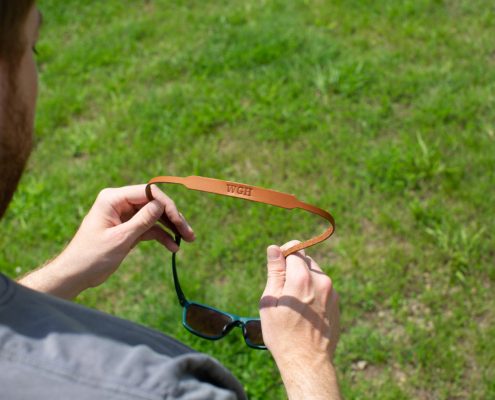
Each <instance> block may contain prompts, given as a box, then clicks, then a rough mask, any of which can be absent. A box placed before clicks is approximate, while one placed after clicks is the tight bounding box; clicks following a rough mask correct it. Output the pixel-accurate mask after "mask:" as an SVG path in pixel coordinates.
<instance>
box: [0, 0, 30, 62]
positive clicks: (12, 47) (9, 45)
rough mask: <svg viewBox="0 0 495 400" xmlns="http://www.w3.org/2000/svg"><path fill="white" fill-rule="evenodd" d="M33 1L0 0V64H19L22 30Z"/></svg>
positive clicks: (22, 48) (22, 41)
mask: <svg viewBox="0 0 495 400" xmlns="http://www.w3.org/2000/svg"><path fill="white" fill-rule="evenodd" d="M34 1H35V0H0V62H3V63H6V64H8V65H9V66H12V65H13V64H17V63H18V62H19V60H20V58H21V56H22V53H23V51H24V50H25V38H24V36H23V34H22V28H23V25H24V22H25V21H26V18H27V16H28V13H29V10H30V9H31V7H32V6H33V4H34Z"/></svg>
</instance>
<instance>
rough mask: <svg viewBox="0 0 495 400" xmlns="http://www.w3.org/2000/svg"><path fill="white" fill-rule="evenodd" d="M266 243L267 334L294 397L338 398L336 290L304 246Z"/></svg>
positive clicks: (264, 315)
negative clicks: (294, 250) (287, 251)
mask: <svg viewBox="0 0 495 400" xmlns="http://www.w3.org/2000/svg"><path fill="white" fill-rule="evenodd" d="M297 243H298V242H297V241H292V242H289V243H286V244H285V245H284V246H282V248H280V247H278V246H270V247H268V249H267V258H268V263H267V267H268V279H267V284H266V288H265V291H264V293H263V296H262V298H261V301H260V317H261V324H262V329H263V340H264V342H265V344H266V346H267V347H268V349H269V350H270V352H271V353H272V355H273V357H274V359H275V361H276V363H277V365H278V367H279V369H280V372H281V375H282V379H283V381H284V384H285V387H286V389H287V393H288V396H289V398H290V399H302V398H305V399H309V398H311V399H319V398H321V399H326V400H328V399H339V398H340V396H339V390H338V385H337V379H336V375H335V370H334V368H333V365H332V360H333V354H334V352H335V348H336V346H337V342H338V339H339V307H338V295H337V292H336V291H335V290H334V289H333V285H332V281H331V279H330V278H329V277H328V276H327V275H326V274H325V273H324V272H323V271H322V269H321V268H320V267H319V265H318V264H317V263H316V262H315V261H314V260H313V259H312V258H311V257H309V256H307V255H306V254H305V252H304V250H301V251H298V252H297V253H295V254H292V255H289V256H288V257H287V259H285V258H284V256H283V255H282V250H285V249H288V248H290V247H292V246H293V245H295V244H297Z"/></svg>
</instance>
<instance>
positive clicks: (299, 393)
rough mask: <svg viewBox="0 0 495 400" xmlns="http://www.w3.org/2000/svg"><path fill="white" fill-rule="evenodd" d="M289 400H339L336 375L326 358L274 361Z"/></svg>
mask: <svg viewBox="0 0 495 400" xmlns="http://www.w3.org/2000/svg"><path fill="white" fill-rule="evenodd" d="M276 362H277V366H278V368H279V370H280V374H281V376H282V380H283V382H284V386H285V389H286V391H287V397H288V398H289V400H303V399H304V400H307V399H311V400H319V399H321V400H340V399H341V397H340V391H339V385H338V382H337V374H336V372H335V369H334V367H333V365H332V363H331V362H330V360H329V359H328V357H325V356H323V357H321V358H320V359H318V358H312V359H307V360H301V359H300V358H292V359H288V360H280V359H278V360H277V359H276Z"/></svg>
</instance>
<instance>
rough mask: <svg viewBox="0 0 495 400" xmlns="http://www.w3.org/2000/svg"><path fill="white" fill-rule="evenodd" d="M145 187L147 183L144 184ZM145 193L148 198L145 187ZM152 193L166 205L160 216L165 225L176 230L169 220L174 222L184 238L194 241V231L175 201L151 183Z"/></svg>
mask: <svg viewBox="0 0 495 400" xmlns="http://www.w3.org/2000/svg"><path fill="white" fill-rule="evenodd" d="M143 187H144V188H145V187H146V185H143ZM143 194H144V196H145V198H146V200H147V197H146V193H145V192H144V189H143ZM151 194H152V196H153V198H154V199H156V200H158V201H159V202H160V203H162V204H163V205H164V206H165V209H164V213H163V216H162V218H160V221H162V222H164V224H165V225H167V226H168V227H169V228H170V229H172V230H174V231H175V229H173V228H172V227H171V226H170V225H169V224H168V222H170V224H172V225H173V226H174V227H175V228H176V229H177V231H178V233H179V234H180V236H182V237H183V238H184V240H186V241H187V242H192V241H193V240H194V239H195V236H194V231H193V230H192V228H191V226H190V225H189V224H188V223H187V221H186V219H185V218H184V216H183V215H182V214H181V213H180V212H179V210H178V209H177V206H176V205H175V202H174V201H173V200H172V199H171V198H170V197H168V196H167V195H166V194H165V193H163V192H162V191H161V190H160V189H159V188H158V187H156V186H155V185H151ZM147 201H148V200H147Z"/></svg>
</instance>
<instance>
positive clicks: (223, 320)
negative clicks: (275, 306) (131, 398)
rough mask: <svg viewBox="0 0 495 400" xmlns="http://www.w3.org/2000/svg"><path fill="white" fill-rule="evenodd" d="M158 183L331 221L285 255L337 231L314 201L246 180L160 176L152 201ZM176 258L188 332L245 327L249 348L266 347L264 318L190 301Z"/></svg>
mask: <svg viewBox="0 0 495 400" xmlns="http://www.w3.org/2000/svg"><path fill="white" fill-rule="evenodd" d="M158 183H174V184H181V185H184V186H185V187H186V188H188V189H191V190H198V191H202V192H207V193H214V194H220V195H224V196H230V197H236V198H240V199H244V200H250V201H255V202H260V203H266V204H270V205H273V206H276V207H282V208H286V209H294V208H300V209H303V210H306V211H309V212H311V213H313V214H317V215H319V216H321V217H323V218H325V219H326V220H327V221H328V222H330V226H329V227H328V228H327V229H326V230H325V231H324V232H323V233H322V234H320V235H318V236H315V237H314V238H312V239H309V240H306V241H304V242H301V243H298V244H296V245H294V246H292V247H290V248H289V249H286V250H285V251H283V255H284V257H287V256H289V255H290V254H293V253H295V252H297V251H299V250H302V249H305V248H307V247H310V246H314V245H315V244H317V243H320V242H322V241H323V240H325V239H328V238H329V237H330V236H331V235H332V234H333V232H334V231H335V221H334V219H333V217H332V215H330V213H328V212H327V211H325V210H322V209H321V208H318V207H315V206H313V205H311V204H307V203H303V202H302V201H299V200H298V199H297V198H296V197H295V196H294V195H292V194H287V193H282V192H277V191H274V190H270V189H265V188H261V187H257V186H251V185H245V184H243V183H237V182H230V181H224V180H220V179H213V178H205V177H202V176H188V177H185V178H182V177H177V176H158V177H155V178H153V179H151V180H150V181H149V182H148V184H147V185H146V196H147V198H148V199H149V200H150V201H151V200H153V195H152V193H151V185H153V184H158ZM172 230H174V232H175V242H176V243H177V245H180V242H181V237H180V235H179V233H178V232H176V230H175V229H173V227H172ZM176 257H177V255H176V253H172V272H173V278H174V286H175V291H176V292H177V297H178V299H179V303H180V305H181V306H182V307H183V313H182V324H183V325H184V327H185V328H186V329H187V330H188V331H189V332H191V333H193V334H195V335H197V336H200V337H202V338H204V339H209V340H218V339H221V338H223V337H225V336H226V335H227V334H228V333H229V332H230V331H231V330H232V329H233V328H235V327H239V328H242V333H243V336H244V340H245V342H246V344H247V345H248V346H249V347H251V348H253V349H266V346H265V344H264V342H263V333H262V331H261V321H260V319H259V318H245V317H239V316H237V315H234V314H230V313H227V312H225V311H221V310H218V309H216V308H214V307H210V306H207V305H205V304H201V303H196V302H192V301H189V300H187V298H186V296H185V295H184V292H183V291H182V288H181V286H180V283H179V277H178V274H177V266H176Z"/></svg>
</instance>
